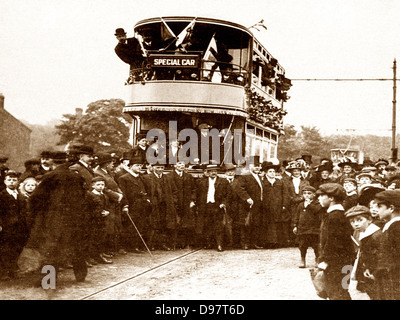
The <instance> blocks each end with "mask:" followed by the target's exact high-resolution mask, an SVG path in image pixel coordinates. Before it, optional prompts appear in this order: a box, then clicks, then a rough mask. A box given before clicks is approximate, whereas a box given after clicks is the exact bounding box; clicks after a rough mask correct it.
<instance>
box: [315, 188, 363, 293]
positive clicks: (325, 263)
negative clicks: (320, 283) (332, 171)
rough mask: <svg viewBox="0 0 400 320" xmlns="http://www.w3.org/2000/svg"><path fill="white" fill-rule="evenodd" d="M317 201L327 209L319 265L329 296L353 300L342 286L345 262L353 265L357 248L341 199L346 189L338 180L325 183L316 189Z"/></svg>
mask: <svg viewBox="0 0 400 320" xmlns="http://www.w3.org/2000/svg"><path fill="white" fill-rule="evenodd" d="M317 195H318V201H319V203H320V204H321V206H322V207H323V208H326V213H324V215H323V217H322V223H321V227H320V252H319V257H318V262H319V264H318V268H319V269H322V270H324V273H325V275H326V283H327V288H326V291H327V295H328V298H329V299H330V300H350V299H351V298H350V295H349V292H348V290H347V288H345V287H343V286H342V280H343V277H344V276H345V274H343V273H342V268H343V267H344V266H348V265H353V262H354V258H355V252H354V247H353V242H352V239H351V235H352V228H351V226H350V224H349V222H348V221H347V220H346V218H345V216H344V211H345V210H344V208H343V206H342V202H343V200H344V199H345V197H346V191H345V190H344V188H343V186H342V185H340V184H338V183H326V184H323V185H321V186H320V187H319V189H318V190H317Z"/></svg>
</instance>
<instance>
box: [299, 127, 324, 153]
mask: <svg viewBox="0 0 400 320" xmlns="http://www.w3.org/2000/svg"><path fill="white" fill-rule="evenodd" d="M300 136H301V141H302V143H301V146H302V151H303V152H308V153H310V154H311V155H313V156H316V157H320V158H324V157H329V156H330V147H329V145H328V143H327V141H326V140H325V138H323V137H322V136H321V134H320V132H319V129H317V128H316V127H315V126H314V127H306V126H301V133H300Z"/></svg>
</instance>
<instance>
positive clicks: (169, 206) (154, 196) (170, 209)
mask: <svg viewBox="0 0 400 320" xmlns="http://www.w3.org/2000/svg"><path fill="white" fill-rule="evenodd" d="M164 169H165V165H163V164H155V165H154V166H153V172H152V173H151V174H148V175H145V176H144V181H145V185H146V190H147V192H148V194H149V196H150V203H151V212H150V215H149V227H150V235H149V246H150V247H153V246H157V245H158V247H159V248H161V249H164V250H171V249H173V248H174V247H175V246H176V231H177V227H178V217H177V214H176V210H175V205H176V203H177V188H176V186H175V184H174V182H173V180H172V178H171V175H170V174H166V173H164Z"/></svg>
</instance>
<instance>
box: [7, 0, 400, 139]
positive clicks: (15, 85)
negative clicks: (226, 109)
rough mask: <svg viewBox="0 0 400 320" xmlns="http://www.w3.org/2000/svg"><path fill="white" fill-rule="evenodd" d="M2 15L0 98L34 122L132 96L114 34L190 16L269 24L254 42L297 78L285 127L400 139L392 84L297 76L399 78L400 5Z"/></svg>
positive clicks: (112, 6)
mask: <svg viewBox="0 0 400 320" xmlns="http://www.w3.org/2000/svg"><path fill="white" fill-rule="evenodd" d="M0 12H1V14H0V30H1V33H0V92H1V93H3V95H4V96H5V108H6V110H7V111H8V112H10V113H11V114H12V115H13V116H14V117H16V118H19V119H21V120H24V121H27V122H29V123H31V124H45V123H47V122H48V121H50V120H53V119H61V118H62V115H63V114H66V113H74V112H75V108H82V109H84V110H85V109H86V106H87V105H88V104H89V103H91V102H94V101H96V100H101V99H113V98H120V99H125V97H126V91H125V87H124V81H125V80H126V79H127V76H128V65H127V64H125V63H123V62H122V61H121V60H120V59H119V58H118V57H117V56H116V55H115V52H114V47H115V45H116V44H117V40H116V38H115V36H114V32H115V29H116V28H118V27H122V28H124V29H125V30H126V31H127V33H128V36H133V27H134V25H135V23H136V22H138V21H139V20H141V19H146V18H153V17H162V16H177V15H187V16H198V17H210V18H218V19H222V20H229V21H234V22H237V23H239V24H241V25H243V26H246V27H249V26H251V25H253V24H255V23H256V22H258V21H260V20H261V19H264V23H265V25H266V26H267V28H268V30H263V29H261V31H260V32H258V31H255V30H254V29H253V31H254V35H255V36H256V37H257V38H259V39H260V40H261V42H262V43H263V44H264V45H265V47H266V48H267V50H268V51H269V52H270V53H271V54H272V56H274V57H275V58H276V59H278V61H279V63H280V64H281V65H282V66H283V67H284V68H285V70H286V77H287V78H289V79H292V84H293V86H292V88H291V89H290V91H289V93H288V95H289V96H290V99H289V100H288V102H287V103H286V104H285V109H286V110H287V112H288V114H287V115H286V116H285V118H284V121H285V123H286V124H292V125H294V126H295V127H296V128H300V127H301V126H309V127H314V126H315V127H316V128H318V129H319V130H320V132H321V133H322V134H367V133H374V134H379V135H388V136H390V135H391V134H392V131H391V128H392V110H393V81H303V80H296V79H393V61H394V59H395V58H396V57H397V58H398V57H399V56H400V41H399V39H398V35H399V34H400V19H399V14H400V1H398V0H252V1H244V0H242V1H240V0H229V1H226V0H218V1H215V0H201V1H200V0H151V1H138V0H113V1H106V0H96V1H93V0H92V1H89V0H68V1H65V0H1V1H0ZM399 73H400V71H399V72H397V74H399ZM396 78H398V76H397V77H396ZM398 83H399V81H397V84H398ZM396 117H397V116H396ZM399 117H400V116H399ZM398 123H399V121H398V120H397V119H396V127H397V126H398ZM397 130H398V129H397ZM398 131H399V130H398Z"/></svg>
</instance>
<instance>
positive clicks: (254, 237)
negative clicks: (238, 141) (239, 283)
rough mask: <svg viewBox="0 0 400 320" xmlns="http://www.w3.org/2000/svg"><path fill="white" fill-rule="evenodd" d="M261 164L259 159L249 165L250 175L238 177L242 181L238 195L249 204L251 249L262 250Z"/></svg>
mask: <svg viewBox="0 0 400 320" xmlns="http://www.w3.org/2000/svg"><path fill="white" fill-rule="evenodd" d="M260 169H261V164H260V162H259V161H258V157H256V158H255V161H253V162H251V163H250V164H249V171H250V172H249V174H244V175H241V176H239V177H238V179H239V180H240V181H239V183H240V186H241V187H240V188H241V191H240V192H239V193H238V195H239V196H240V198H241V199H242V200H243V201H245V202H246V203H247V204H249V207H248V214H249V217H247V218H246V219H248V220H249V221H250V240H249V245H250V247H254V248H262V245H261V232H262V230H261V228H260V226H261V220H262V217H261V215H262V214H263V212H262V201H263V187H262V181H261V178H260V176H259V173H260Z"/></svg>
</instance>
